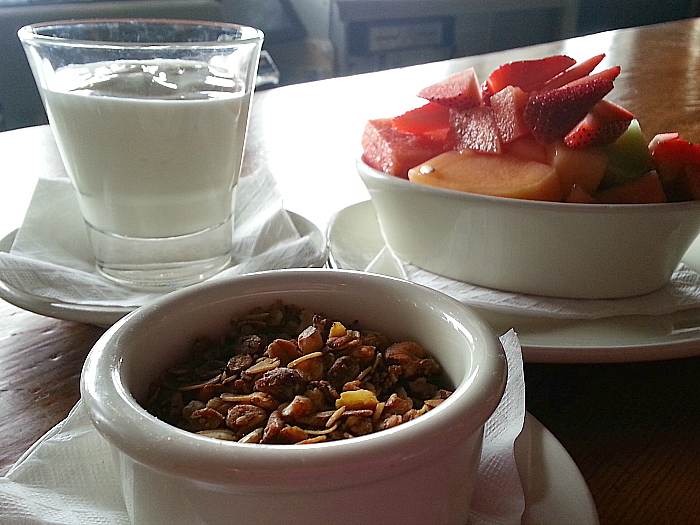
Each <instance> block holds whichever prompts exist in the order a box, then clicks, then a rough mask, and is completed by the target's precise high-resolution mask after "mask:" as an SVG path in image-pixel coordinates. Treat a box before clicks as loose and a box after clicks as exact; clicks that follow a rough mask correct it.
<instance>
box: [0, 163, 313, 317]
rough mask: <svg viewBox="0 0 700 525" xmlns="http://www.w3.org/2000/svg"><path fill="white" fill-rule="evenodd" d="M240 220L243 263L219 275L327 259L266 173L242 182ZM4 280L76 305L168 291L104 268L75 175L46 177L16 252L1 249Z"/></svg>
mask: <svg viewBox="0 0 700 525" xmlns="http://www.w3.org/2000/svg"><path fill="white" fill-rule="evenodd" d="M234 217H235V221H234V234H233V241H234V242H233V245H234V247H233V253H234V258H235V261H234V263H233V264H232V266H231V267H230V268H228V269H226V270H224V271H223V272H222V273H220V274H219V275H217V276H216V277H215V278H221V277H223V276H226V275H233V274H243V273H250V272H254V271H259V270H272V269H279V268H292V267H306V266H311V265H316V264H318V263H320V264H322V260H323V258H324V253H323V251H324V250H323V248H321V247H319V246H318V245H317V244H316V243H315V242H314V241H313V239H312V238H311V237H310V236H308V235H305V236H301V235H300V234H299V232H298V231H297V229H296V228H295V227H294V223H293V222H292V220H291V218H290V217H289V214H288V213H287V212H286V211H285V209H284V207H283V204H282V197H281V196H280V194H279V192H278V190H277V187H276V183H275V180H274V178H273V177H272V176H271V175H270V174H269V173H267V172H266V171H265V170H258V171H257V172H254V173H252V174H251V175H250V176H246V177H242V178H241V179H240V180H239V182H238V185H237V187H236V195H235V215H234ZM0 278H1V279H2V280H3V281H4V282H6V283H8V284H9V285H11V286H13V287H15V288H17V289H19V290H22V291H24V292H27V293H30V294H32V295H36V296H40V297H48V298H51V299H55V300H59V301H65V302H69V303H71V304H92V305H105V306H139V305H141V304H144V303H145V302H147V301H149V300H151V299H153V298H155V297H158V296H160V295H162V292H154V293H150V292H139V291H135V290H131V289H129V288H126V287H123V286H120V285H118V284H116V283H113V282H111V281H110V280H108V279H106V278H105V277H103V276H102V275H100V274H99V273H98V272H97V270H96V269H95V265H94V262H93V256H92V252H91V251H90V246H89V241H88V236H87V232H86V230H85V225H84V223H83V220H82V218H81V216H80V212H79V209H78V204H77V199H76V196H75V192H74V190H73V188H72V186H71V184H70V182H69V181H68V179H67V178H57V179H40V180H39V182H38V184H37V186H36V189H35V192H34V195H33V197H32V200H31V202H30V205H29V209H28V211H27V215H26V216H25V219H24V221H23V223H22V226H21V227H20V229H19V231H18V232H17V235H16V237H15V241H14V243H13V245H12V248H11V250H10V252H9V253H3V252H0Z"/></svg>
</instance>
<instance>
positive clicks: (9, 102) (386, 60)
mask: <svg viewBox="0 0 700 525" xmlns="http://www.w3.org/2000/svg"><path fill="white" fill-rule="evenodd" d="M698 3H700V0H0V130H3V129H13V128H19V127H25V126H31V125H35V124H43V123H45V122H46V116H45V114H44V111H43V108H42V106H41V101H40V99H39V95H38V92H37V90H36V87H35V86H34V81H33V79H32V77H31V72H30V71H29V67H28V65H27V62H26V59H25V57H24V53H23V51H22V48H21V45H20V44H19V40H18V39H17V36H16V33H17V30H18V29H19V28H20V27H21V26H22V25H25V24H28V23H33V22H39V21H47V20H58V19H68V18H93V17H111V16H126V17H163V18H165V17H169V18H190V19H202V20H206V19H208V20H223V21H229V22H238V23H243V24H247V25H252V26H254V27H258V28H260V29H262V30H263V31H264V32H265V44H264V49H265V50H266V51H268V52H269V54H270V56H271V57H272V59H273V61H274V63H275V64H276V66H277V68H278V69H279V73H280V74H279V84H280V85H284V84H292V83H298V82H307V81H312V80H317V79H322V78H328V77H332V76H338V75H347V74H354V73H362V72H367V71H374V70H380V69H388V68H393V67H402V66H407V65H413V64H417V63H424V62H430V61H435V60H443V59H447V58H452V57H456V56H465V55H476V54H481V53H486V52H490V51H497V50H501V49H508V48H512V47H519V46H525V45H531V44H537V43H541V42H546V41H551V40H557V39H560V38H566V37H570V36H575V35H580V34H588V33H595V32H599V31H604V30H608V29H617V28H622V27H630V26H637V25H646V24H653V23H659V22H666V21H671V20H678V19H682V18H688V17H693V16H698V15H699V14H700V12H699V11H698V9H699V6H698Z"/></svg>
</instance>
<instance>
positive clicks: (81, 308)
mask: <svg viewBox="0 0 700 525" xmlns="http://www.w3.org/2000/svg"><path fill="white" fill-rule="evenodd" d="M287 213H288V214H289V217H290V219H291V220H292V222H293V223H294V226H295V227H296V229H297V231H298V232H299V235H301V236H307V235H308V236H309V238H310V239H311V241H312V242H313V243H314V244H315V245H316V246H317V247H318V249H319V253H320V255H319V258H318V259H317V260H316V261H315V263H314V264H312V265H311V266H312V267H317V268H320V267H322V266H324V265H325V264H326V262H327V261H328V245H327V243H326V238H325V236H324V234H323V233H322V232H321V230H319V229H318V228H317V227H316V225H315V224H314V223H312V222H311V221H309V220H308V219H306V218H305V217H302V216H301V215H297V214H296V213H293V212H291V211H287ZM16 233H17V231H16V230H15V231H14V232H12V233H10V234H9V235H7V236H6V237H4V238H3V239H1V240H0V251H3V252H9V251H10V248H11V246H12V242H13V240H14V237H15V234H16ZM0 298H2V299H4V300H5V301H7V302H8V303H11V304H14V305H15V306H18V307H20V308H23V309H25V310H28V311H30V312H34V313H37V314H41V315H46V316H48V317H54V318H56V319H63V320H66V321H76V322H80V323H88V324H93V325H96V326H111V325H112V324H114V323H115V322H116V321H118V320H119V319H121V318H122V317H124V316H125V315H126V314H128V313H129V312H131V311H132V310H133V309H134V308H135V307H132V306H117V305H114V306H109V305H108V306H104V305H94V304H79V303H72V302H70V301H58V300H55V299H52V298H50V297H43V296H37V295H33V294H30V293H27V292H26V291H24V290H21V289H19V288H16V287H14V286H12V285H10V284H9V283H7V282H5V281H3V280H2V278H0Z"/></svg>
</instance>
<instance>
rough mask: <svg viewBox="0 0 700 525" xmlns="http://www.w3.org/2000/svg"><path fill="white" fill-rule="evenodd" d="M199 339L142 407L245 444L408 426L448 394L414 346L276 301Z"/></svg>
mask: <svg viewBox="0 0 700 525" xmlns="http://www.w3.org/2000/svg"><path fill="white" fill-rule="evenodd" d="M231 325H232V328H231V330H230V332H228V333H227V334H225V335H224V336H223V337H221V338H220V339H219V340H217V341H213V340H210V339H205V338H201V339H198V340H197V341H196V342H195V343H194V344H193V346H192V349H191V354H190V356H189V358H188V359H187V361H186V362H183V363H181V364H179V365H177V366H174V367H172V368H170V369H168V370H166V371H165V372H164V373H163V374H162V376H161V377H160V378H159V379H158V381H156V382H155V383H154V384H152V385H151V395H150V398H149V400H148V402H147V403H146V405H145V408H146V409H147V410H148V411H149V412H150V413H152V414H153V415H155V416H156V417H158V418H160V419H162V420H164V421H166V422H168V423H170V424H172V425H175V426H177V427H180V428H183V429H186V430H189V431H192V432H197V433H199V434H203V435H206V436H209V437H213V438H218V439H224V440H232V441H238V442H241V443H280V444H283V443H296V444H305V443H317V442H321V441H331V440H339V439H347V438H352V437H355V436H361V435H364V434H369V433H371V432H376V431H379V430H383V429H386V428H390V427H393V426H396V425H399V424H401V423H404V422H406V421H410V420H411V419H414V418H416V417H418V416H420V415H421V414H424V413H425V412H427V411H428V410H430V409H432V408H434V407H436V406H437V405H439V404H440V403H441V402H442V401H444V400H445V399H446V398H447V397H448V396H449V395H450V394H451V391H450V390H448V381H447V378H446V376H445V375H444V374H443V371H442V368H441V366H440V364H439V363H438V362H437V361H436V360H435V359H433V358H432V357H430V356H429V355H428V353H427V352H426V350H425V349H424V348H423V347H422V346H421V345H419V344H418V343H415V342H411V341H403V342H397V343H390V342H389V341H388V339H387V338H386V337H385V336H384V335H382V334H380V333H377V332H372V331H368V330H363V331H360V330H359V329H358V327H356V326H350V327H348V328H346V327H345V326H344V325H343V324H342V323H340V322H339V321H334V320H330V319H327V318H325V317H324V316H322V315H319V314H314V313H312V312H310V311H308V310H303V309H300V308H297V307H296V306H293V305H286V304H282V303H279V302H278V303H275V304H273V305H272V306H270V307H269V308H264V309H263V308H259V309H254V310H252V311H251V312H250V313H249V314H248V315H246V316H244V317H241V318H239V319H235V320H232V322H231Z"/></svg>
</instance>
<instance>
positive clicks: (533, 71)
mask: <svg viewBox="0 0 700 525" xmlns="http://www.w3.org/2000/svg"><path fill="white" fill-rule="evenodd" d="M575 63H576V61H575V60H574V59H573V58H571V57H568V56H565V55H554V56H550V57H547V58H541V59H538V60H520V61H517V62H509V63H508V64H503V65H502V66H500V67H498V68H496V69H494V70H493V71H492V72H491V74H490V75H489V78H488V80H486V83H485V85H484V91H485V92H486V93H487V95H488V94H494V93H498V92H499V91H500V90H502V89H503V88H504V87H506V86H516V87H519V88H520V89H522V90H523V91H527V92H530V91H534V90H536V89H539V88H540V87H541V86H542V84H544V83H545V82H547V81H548V80H549V79H551V78H552V77H554V76H556V75H558V74H559V73H561V72H562V71H565V70H566V69H567V68H569V67H571V66H573V65H574V64H575Z"/></svg>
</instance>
